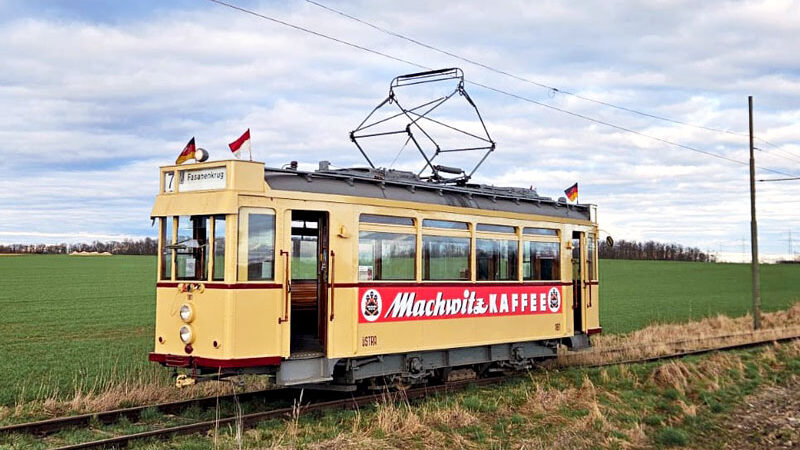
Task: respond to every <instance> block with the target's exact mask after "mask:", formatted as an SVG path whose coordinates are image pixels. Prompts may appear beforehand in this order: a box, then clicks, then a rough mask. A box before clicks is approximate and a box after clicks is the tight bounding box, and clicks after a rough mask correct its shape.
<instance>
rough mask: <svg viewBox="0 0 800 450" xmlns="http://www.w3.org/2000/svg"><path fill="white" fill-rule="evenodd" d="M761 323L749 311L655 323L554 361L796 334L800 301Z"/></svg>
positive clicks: (597, 360)
mask: <svg viewBox="0 0 800 450" xmlns="http://www.w3.org/2000/svg"><path fill="white" fill-rule="evenodd" d="M761 323H762V328H761V329H760V330H758V331H753V330H752V327H753V318H752V316H750V315H746V316H742V317H737V318H731V317H728V316H723V315H718V316H716V317H710V318H707V319H703V320H701V321H698V322H688V323H681V324H662V325H652V326H649V327H647V328H643V329H641V330H637V331H634V332H632V333H628V334H618V335H605V336H603V335H601V336H595V337H593V338H592V344H593V347H592V348H591V349H589V350H587V351H582V352H577V353H562V354H560V355H559V357H558V359H557V361H555V362H554V363H551V365H556V366H574V365H587V364H606V363H614V362H621V361H626V360H630V359H636V358H644V357H654V356H661V355H667V354H671V353H674V352H677V351H691V350H703V349H708V348H714V347H716V346H719V345H734V344H744V343H748V342H755V341H762V340H770V339H780V338H783V337H788V336H794V335H797V334H800V303H796V304H795V305H794V306H792V307H791V308H789V309H787V310H784V311H777V312H774V313H768V314H763V315H762V320H761Z"/></svg>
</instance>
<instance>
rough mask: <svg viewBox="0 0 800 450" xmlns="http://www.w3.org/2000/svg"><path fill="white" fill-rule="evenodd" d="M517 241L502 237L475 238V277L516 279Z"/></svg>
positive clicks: (504, 279) (487, 279) (498, 279)
mask: <svg viewBox="0 0 800 450" xmlns="http://www.w3.org/2000/svg"><path fill="white" fill-rule="evenodd" d="M517 243H518V241H511V240H502V239H476V241H475V252H476V253H477V254H476V261H477V267H476V269H477V279H478V280H479V281H507V280H516V279H517V267H518V266H517V260H518V256H519V255H517Z"/></svg>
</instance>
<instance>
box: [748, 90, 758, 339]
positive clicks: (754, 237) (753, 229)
mask: <svg viewBox="0 0 800 450" xmlns="http://www.w3.org/2000/svg"><path fill="white" fill-rule="evenodd" d="M747 104H748V109H749V110H750V250H751V252H752V258H753V260H752V263H751V264H752V268H753V329H755V330H757V329H759V328H761V280H760V275H759V272H758V226H757V225H756V161H755V157H754V156H753V149H754V148H753V96H752V95H751V96H749V97H747Z"/></svg>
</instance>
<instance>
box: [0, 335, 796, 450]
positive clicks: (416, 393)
mask: <svg viewBox="0 0 800 450" xmlns="http://www.w3.org/2000/svg"><path fill="white" fill-rule="evenodd" d="M723 337H724V336H723ZM797 339H800V335H798V334H795V335H791V336H782V337H774V336H773V337H770V338H764V339H760V340H756V341H750V342H744V343H736V344H727V345H722V346H716V347H708V348H703V349H693V350H682V351H678V352H674V353H668V354H664V355H655V356H645V357H641V358H632V359H626V360H617V361H614V360H611V361H604V362H600V363H577V364H575V365H569V364H565V365H562V366H560V367H558V368H556V370H564V369H570V368H601V367H608V366H615V365H628V364H641V363H648V362H655V361H664V360H670V359H679V358H683V357H687V356H694V355H702V354H708V353H713V352H717V351H730V350H737V349H746V348H755V347H760V346H763V345H767V344H772V343H779V342H787V341H792V340H797ZM578 355H579V354H576V355H575V356H578ZM568 358H569V357H568ZM563 362H564V361H562V363H563ZM517 377H519V374H515V375H512V376H501V377H491V378H481V379H477V380H464V381H458V382H452V383H447V384H441V385H433V386H425V387H420V388H413V389H408V390H406V391H399V392H392V393H381V394H368V395H363V396H358V397H351V398H347V399H338V400H330V401H320V402H315V403H309V404H306V405H302V406H300V407H285V408H278V409H271V410H267V411H261V412H256V413H251V414H245V415H240V416H230V417H226V418H221V419H218V420H209V421H202V422H197V423H192V424H186V425H179V426H174V427H167V428H161V429H156V430H149V431H144V432H139V433H134V434H129V435H121V436H114V437H110V438H105V439H101V440H96V441H91V442H84V443H79V444H71V445H67V446H63V447H58V448H59V449H60V450H75V449H85V448H102V447H119V446H123V445H126V444H128V443H130V442H133V441H137V440H142V439H147V438H159V437H160V438H165V437H170V436H178V435H186V434H193V433H197V432H203V431H208V430H211V429H214V428H217V427H219V426H221V425H228V424H241V426H248V425H252V424H256V423H259V422H262V421H265V420H269V419H274V418H291V417H294V416H295V415H297V414H300V413H309V412H318V411H324V410H330V409H337V408H358V407H362V406H366V405H369V404H372V403H375V402H384V401H387V400H397V399H402V400H411V399H421V398H424V397H427V396H429V395H435V394H439V393H445V392H457V391H459V390H462V389H464V388H466V387H467V386H484V385H491V384H496V383H502V382H506V381H509V380H511V379H514V378H517ZM290 391H294V392H296V390H291V389H283V390H267V391H253V392H249V393H243V394H238V396H239V398H240V399H242V398H243V397H246V396H257V395H263V394H265V393H268V392H272V393H283V394H285V393H288V392H290ZM232 397H233V394H228V395H225V396H220V397H219V399H227V398H232ZM216 401H217V397H204V398H201V399H193V400H185V401H179V402H172V403H164V404H161V405H149V406H143V407H136V408H125V409H120V410H115V411H106V412H102V413H94V414H85V415H81V416H72V417H65V418H60V419H51V420H47V421H42V422H33V423H29V424H19V425H12V426H9V427H3V428H0V432H26V433H29V434H43V431H44V433H47V432H49V431H50V430H57V429H62V428H64V427H65V426H64V425H63V424H64V423H69V425H66V426H80V425H84V426H87V425H89V423H90V421H91V420H92V419H93V418H97V420H100V421H101V422H103V423H112V422H113V421H115V420H118V419H119V418H120V417H122V416H126V417H128V418H138V414H139V413H141V411H142V410H144V409H147V408H153V407H156V408H165V409H167V410H169V409H170V408H175V409H174V410H180V409H183V408H186V407H188V406H190V405H192V404H198V403H200V402H206V403H210V402H214V403H215V402H216ZM59 421H61V423H62V426H60V427H59V426H58V422H59ZM48 427H54V428H48ZM26 428H27V430H34V431H27V430H26Z"/></svg>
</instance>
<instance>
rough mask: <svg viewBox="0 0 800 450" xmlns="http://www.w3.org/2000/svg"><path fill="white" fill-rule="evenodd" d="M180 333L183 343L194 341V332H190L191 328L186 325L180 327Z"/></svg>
mask: <svg viewBox="0 0 800 450" xmlns="http://www.w3.org/2000/svg"><path fill="white" fill-rule="evenodd" d="M180 335H181V341H183V343H184V344H191V343H192V341H194V333H192V328H191V327H190V326H188V325H184V326H182V327H181V331H180Z"/></svg>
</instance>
